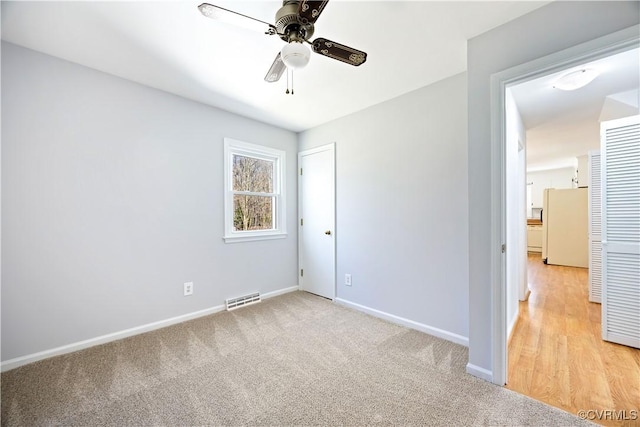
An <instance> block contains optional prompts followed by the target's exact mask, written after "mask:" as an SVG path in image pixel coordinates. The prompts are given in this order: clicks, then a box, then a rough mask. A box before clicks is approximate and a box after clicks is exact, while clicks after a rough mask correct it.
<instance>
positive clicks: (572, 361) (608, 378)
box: [507, 253, 640, 426]
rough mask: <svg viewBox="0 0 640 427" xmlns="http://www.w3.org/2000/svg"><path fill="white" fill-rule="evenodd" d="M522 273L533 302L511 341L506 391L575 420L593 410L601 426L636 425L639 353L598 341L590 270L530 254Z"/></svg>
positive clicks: (524, 306)
mask: <svg viewBox="0 0 640 427" xmlns="http://www.w3.org/2000/svg"><path fill="white" fill-rule="evenodd" d="M528 266H529V268H528V275H529V288H530V290H531V295H530V297H529V300H528V301H524V302H520V319H519V320H518V323H517V325H516V327H515V328H514V331H513V334H512V336H511V340H510V342H509V353H508V354H509V373H508V384H507V388H509V389H511V390H514V391H517V392H519V393H522V394H525V395H527V396H530V397H533V398H534V399H537V400H540V401H543V402H545V403H548V404H550V405H553V406H556V407H558V408H561V409H564V410H565V411H568V412H571V413H573V414H578V411H580V410H585V411H589V410H591V411H592V412H589V413H588V415H589V419H591V420H592V421H594V422H596V423H599V424H603V425H609V426H640V350H638V349H633V348H631V347H626V346H623V345H618V344H613V343H609V342H606V341H603V340H602V338H601V337H602V335H601V332H600V310H601V306H600V304H595V303H590V302H589V285H588V275H589V273H588V270H587V269H585V268H573V267H561V266H553V265H545V264H543V263H542V260H541V257H540V254H532V253H530V254H529V263H528ZM607 410H609V411H610V412H608V413H607V412H602V411H607ZM595 411H599V412H595ZM614 411H615V412H614ZM621 411H625V412H621ZM598 414H599V415H600V418H602V419H597V418H598ZM620 417H622V418H626V420H624V419H623V420H616V418H620ZM607 418H608V419H607Z"/></svg>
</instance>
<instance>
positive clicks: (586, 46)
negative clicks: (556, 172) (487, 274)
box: [491, 25, 640, 386]
mask: <svg viewBox="0 0 640 427" xmlns="http://www.w3.org/2000/svg"><path fill="white" fill-rule="evenodd" d="M639 34H640V25H635V26H633V27H629V28H626V29H624V30H621V31H618V32H615V33H612V34H608V35H606V36H603V37H600V38H597V39H595V40H591V41H589V42H586V43H583V44H579V45H577V46H573V47H571V48H569V49H565V50H562V51H559V52H556V53H554V54H551V55H548V56H545V57H542V58H539V59H536V60H534V61H531V62H527V63H525V64H521V65H518V66H516V67H513V68H509V69H507V70H504V71H501V72H499V73H496V74H493V75H492V76H491V164H492V167H491V248H492V249H491V306H492V308H491V337H492V338H491V340H492V343H491V344H492V351H491V353H492V382H493V383H495V384H498V385H501V386H502V385H504V384H506V380H507V366H508V365H507V306H506V304H507V301H506V295H507V289H506V280H505V279H506V257H505V254H504V253H502V245H503V244H504V243H505V242H506V195H505V188H506V176H507V174H506V159H505V153H506V116H505V90H506V88H507V87H509V86H512V85H516V84H519V83H524V82H526V81H529V80H533V79H536V78H539V77H542V76H545V75H548V74H552V73H556V72H559V71H562V70H565V69H568V68H571V67H576V66H579V65H582V64H584V63H587V62H591V61H595V60H598V59H602V58H606V57H608V56H611V55H615V54H617V53H621V52H625V51H627V50H631V49H634V48H638V47H640V35H639ZM514 249H515V248H506V250H514Z"/></svg>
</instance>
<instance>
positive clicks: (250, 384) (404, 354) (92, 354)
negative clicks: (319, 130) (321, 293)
mask: <svg viewBox="0 0 640 427" xmlns="http://www.w3.org/2000/svg"><path fill="white" fill-rule="evenodd" d="M466 363H467V349H466V348H465V347H462V346H459V345H456V344H452V343H450V342H448V341H444V340H441V339H438V338H434V337H432V336H430V335H426V334H423V333H420V332H416V331H414V330H410V329H407V328H403V327H400V326H397V325H394V324H391V323H388V322H385V321H382V320H379V319H376V318H373V317H370V316H367V315H365V314H362V313H360V312H357V311H353V310H350V309H347V308H344V307H341V306H339V305H337V304H334V303H332V302H331V301H328V300H325V299H323V298H320V297H317V296H314V295H311V294H307V293H304V292H293V293H289V294H286V295H282V296H279V297H276V298H272V299H269V300H266V301H264V302H262V303H260V304H256V305H253V306H250V307H245V308H241V309H239V310H236V311H233V312H224V313H218V314H215V315H212V316H207V317H203V318H200V319H196V320H192V321H189V322H185V323H182V324H179V325H175V326H172V327H168V328H165V329H161V330H157V331H154V332H150V333H147V334H143V335H138V336H136V337H132V338H127V339H124V340H120V341H116V342H113V343H109V344H105V345H101V346H98V347H93V348H90V349H87V350H82V351H79V352H76V353H72V354H68V355H64V356H59V357H56V358H52V359H48V360H44V361H41V362H37V363H34V364H31V365H27V366H23V367H21V368H17V369H14V370H12V371H9V372H6V373H3V374H2V425H3V426H18V425H19V426H37V425H69V426H100V425H111V426H131V425H136V426H137V425H169V426H177V425H181V426H187V425H229V426H235V425H273V426H276V425H277V426H282V425H347V426H359V425H372V424H377V425H420V426H426V425H434V426H451V425H461V426H471V425H490V426H496V425H514V426H525V425H531V426H542V425H547V426H551V425H554V426H555V425H560V426H583V425H591V423H588V422H586V421H582V420H580V419H579V418H577V417H574V416H573V415H570V414H568V413H565V412H563V411H560V410H558V409H555V408H552V407H550V406H547V405H545V404H543V403H540V402H537V401H534V400H532V399H529V398H528V397H525V396H522V395H519V394H516V393H514V392H512V391H509V390H506V389H504V388H501V387H497V386H494V385H492V384H490V383H487V382H485V381H482V380H480V379H478V378H475V377H472V376H470V375H468V374H466V373H465V365H466Z"/></svg>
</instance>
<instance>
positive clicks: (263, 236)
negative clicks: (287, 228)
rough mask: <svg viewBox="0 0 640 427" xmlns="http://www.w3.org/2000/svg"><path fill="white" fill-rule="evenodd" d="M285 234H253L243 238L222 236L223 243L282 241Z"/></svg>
mask: <svg viewBox="0 0 640 427" xmlns="http://www.w3.org/2000/svg"><path fill="white" fill-rule="evenodd" d="M285 237H287V233H280V232H278V233H269V234H253V235H244V236H224V237H223V239H224V242H225V243H240V242H255V241H258V240H274V239H284V238H285Z"/></svg>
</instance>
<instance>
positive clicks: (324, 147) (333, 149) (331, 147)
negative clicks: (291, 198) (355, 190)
mask: <svg viewBox="0 0 640 427" xmlns="http://www.w3.org/2000/svg"><path fill="white" fill-rule="evenodd" d="M322 151H330V152H331V160H332V162H331V177H332V178H333V182H332V183H331V186H332V188H333V209H332V212H333V245H332V247H331V248H332V250H333V254H332V257H331V259H332V260H333V286H332V291H333V295H332V296H331V299H332V300H335V299H336V295H337V290H336V287H337V280H336V274H337V271H338V269H337V259H336V242H337V239H338V233H337V224H336V144H335V142H332V143H330V144H326V145H322V146H320V147H316V148H311V149H309V150H304V151H300V152H299V153H298V171H297V174H298V289H302V283H301V282H302V277H301V275H300V269H301V268H303V267H302V249H301V248H302V243H303V242H302V240H303V239H302V227H303V226H301V225H300V220H301V219H302V199H303V197H304V195H303V194H302V185H300V180H301V179H302V178H301V176H302V174H301V173H300V165H301V164H302V157H303V156H308V155H310V154H315V153H320V152H322Z"/></svg>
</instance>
